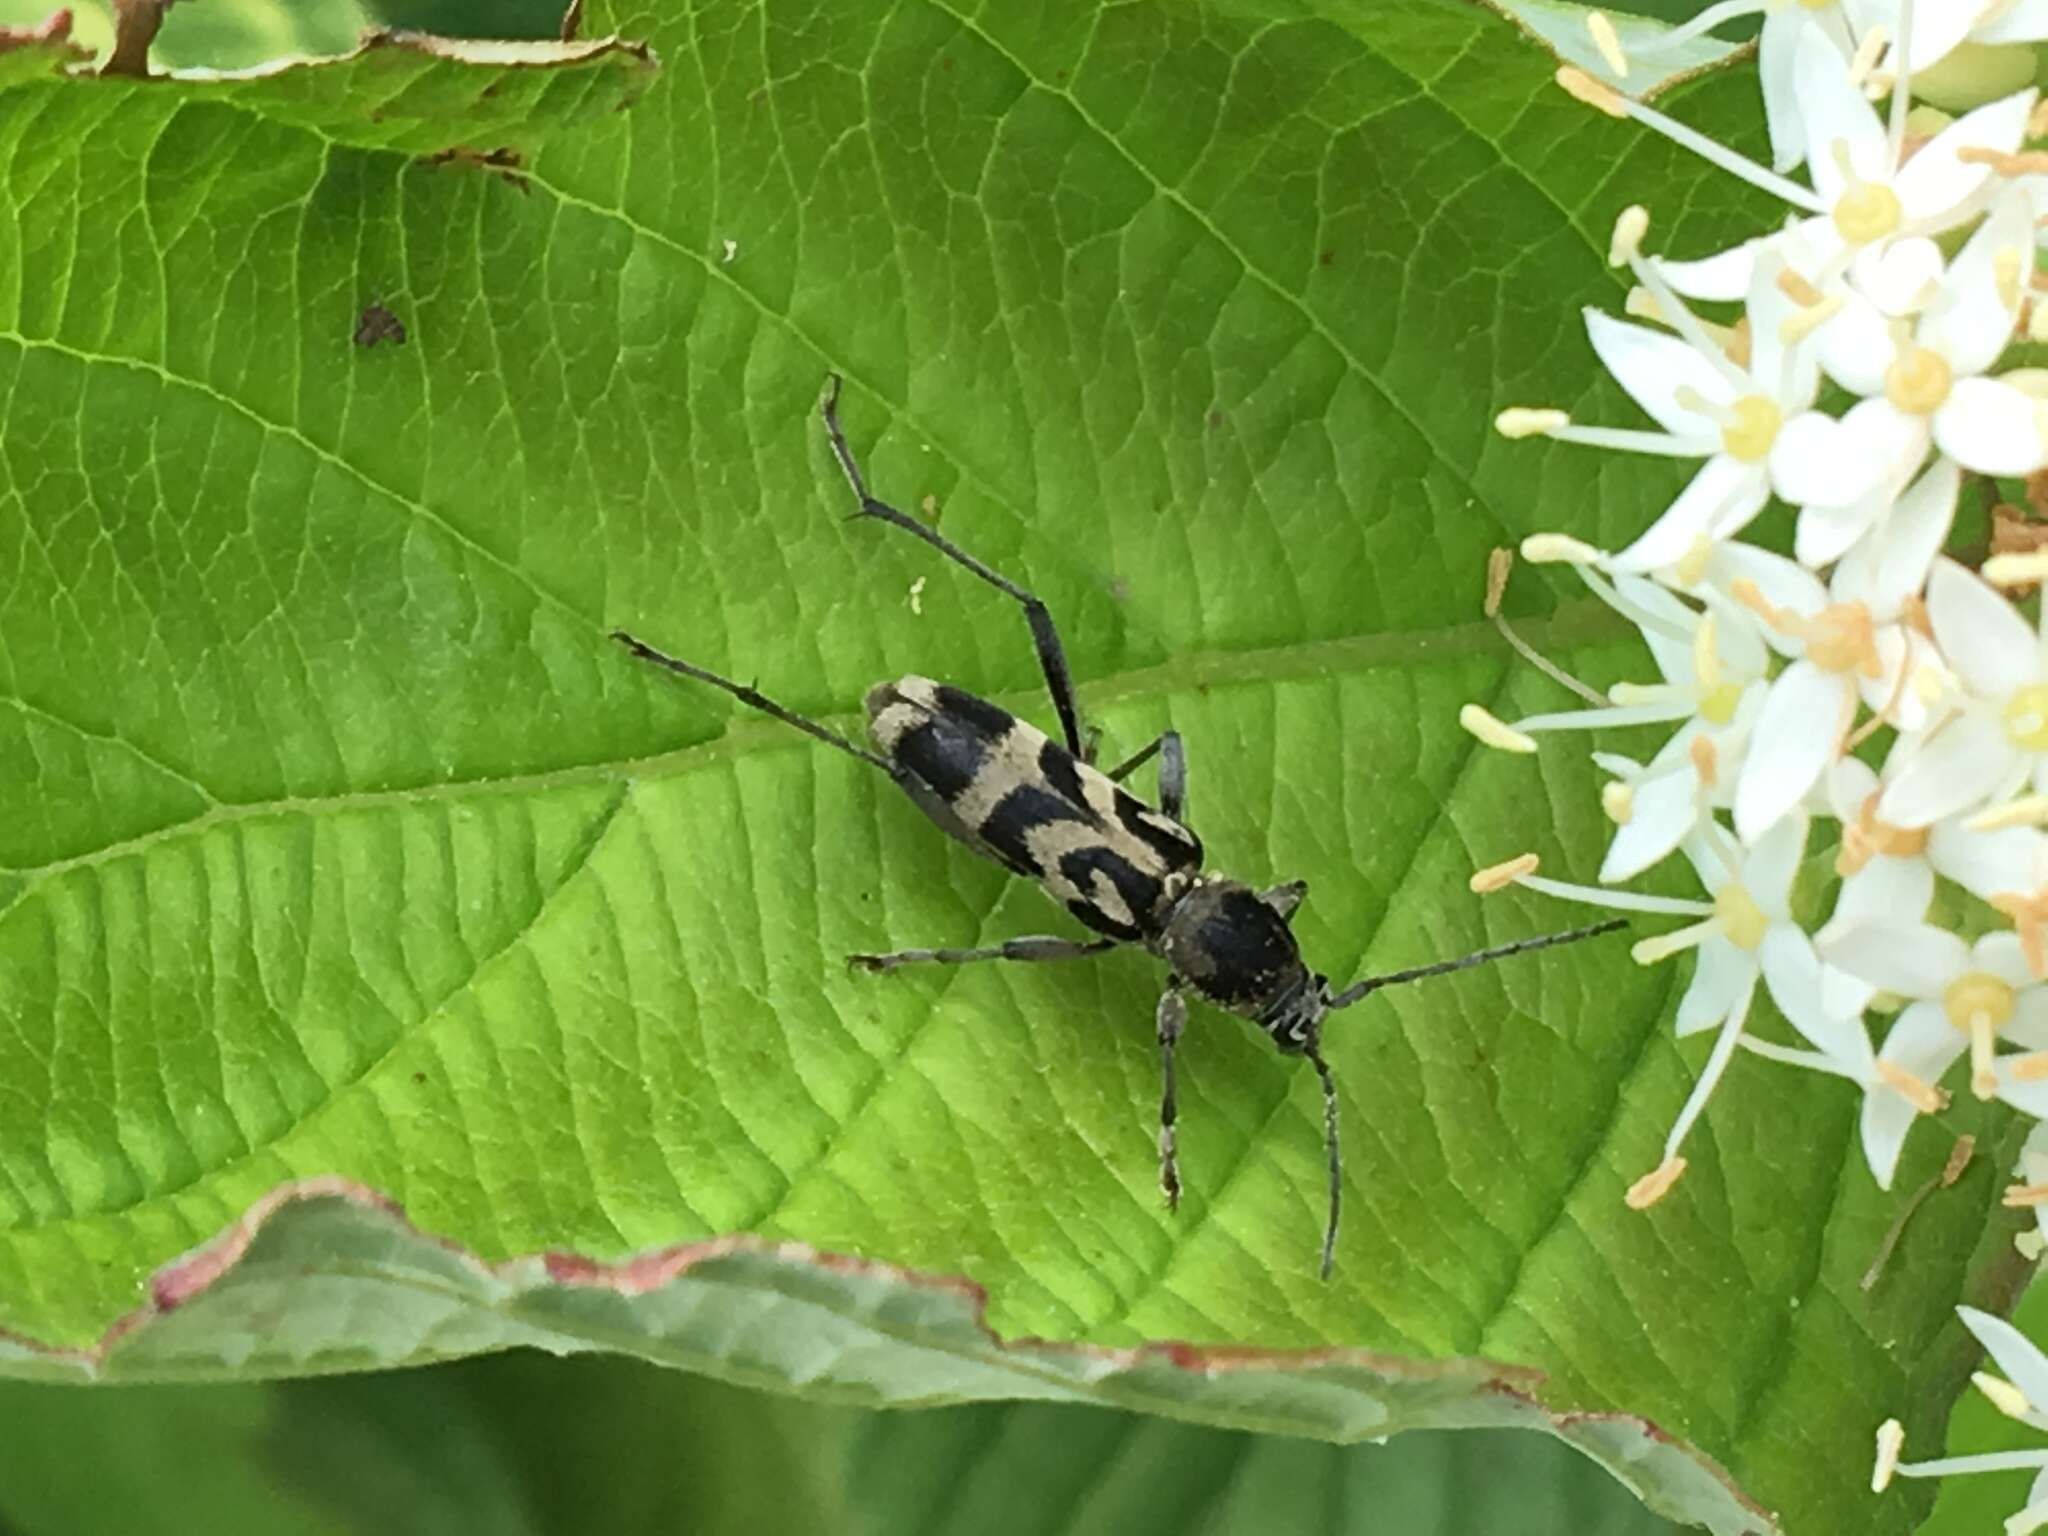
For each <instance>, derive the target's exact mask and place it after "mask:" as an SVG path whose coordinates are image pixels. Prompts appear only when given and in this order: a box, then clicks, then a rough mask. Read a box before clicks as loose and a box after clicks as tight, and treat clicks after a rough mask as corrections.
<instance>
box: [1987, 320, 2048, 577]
mask: <svg viewBox="0 0 2048 1536" xmlns="http://www.w3.org/2000/svg"><path fill="white" fill-rule="evenodd" d="M2038 313H2040V314H2043V315H2048V304H2044V305H2043V306H2042V307H2041V308H2040V310H2039V311H2038ZM1978 574H1979V575H1980V576H1982V577H1983V578H1984V579H1985V580H1986V581H1988V582H1990V583H1991V584H1992V585H1993V586H1998V587H2026V586H2032V585H2033V584H2034V583H2035V582H2039V581H2048V549H2030V550H2027V551H2025V552H2024V553H2022V552H2019V551H2014V552H2012V553H2008V554H2003V555H1993V556H1992V557H1991V558H1990V559H1988V560H1986V561H1985V562H1984V565H1983V568H1982V569H1981V570H1980V571H1979V572H1978Z"/></svg>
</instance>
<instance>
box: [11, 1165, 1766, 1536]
mask: <svg viewBox="0 0 2048 1536" xmlns="http://www.w3.org/2000/svg"><path fill="white" fill-rule="evenodd" d="M326 1201H335V1202H340V1203H343V1204H345V1205H348V1206H350V1207H353V1208H354V1209H355V1210H356V1211H358V1212H363V1213H368V1214H370V1215H371V1216H373V1217H375V1218H378V1219H380V1220H382V1221H384V1222H387V1223H389V1224H390V1226H391V1228H392V1229H393V1235H394V1236H398V1237H402V1238H404V1239H405V1240H407V1241H410V1242H419V1243H424V1244H428V1245H431V1246H433V1247H435V1248H437V1249H439V1250H440V1251H441V1252H442V1253H444V1254H445V1255H447V1256H448V1257H449V1258H450V1259H452V1260H453V1261H454V1262H456V1263H457V1264H459V1265H461V1266H463V1267H465V1268H467V1269H469V1270H471V1271H472V1272H473V1273H475V1274H476V1275H477V1276H478V1277H479V1278H480V1279H485V1280H488V1281H491V1282H494V1283H495V1284H497V1285H500V1286H505V1287H507V1288H508V1289H509V1290H510V1291H511V1292H513V1293H514V1294H518V1293H522V1292H526V1291H531V1290H539V1289H545V1288H547V1287H549V1286H559V1287H564V1288H572V1289H574V1288H581V1289H588V1290H593V1291H600V1292H609V1293H613V1294H616V1295H618V1296H621V1297H635V1296H641V1295H645V1294H647V1293H649V1292H654V1291H658V1290H660V1289H662V1288H663V1287H665V1286H667V1285H670V1284H672V1283H673V1282H675V1281H676V1280H678V1279H679V1278H681V1277H683V1276H685V1275H688V1274H690V1273H691V1272H692V1271H693V1270H696V1269H698V1268H700V1267H701V1266H703V1265H705V1264H707V1263H710V1262H712V1261H715V1260H719V1259H725V1258H729V1257H732V1256H735V1255H751V1256H758V1257H764V1258H768V1259H772V1260H776V1261H778V1262H780V1263H782V1264H786V1265H790V1266H793V1267H797V1268H802V1269H811V1270H815V1271H818V1272H821V1273H826V1274H835V1275H843V1276H850V1277H857V1278H864V1279H870V1280H880V1281H883V1282H886V1283H888V1284H890V1285H893V1286H897V1287H901V1288H903V1289H905V1290H908V1291H916V1292H923V1293H926V1294H932V1295H940V1296H946V1297H950V1298H952V1299H953V1300H955V1301H957V1302H958V1303H960V1304H961V1305H962V1306H963V1307H964V1308H965V1309H966V1312H967V1314H968V1315H969V1316H970V1318H971V1320H972V1323H973V1326H974V1327H975V1329H976V1330H977V1331H978V1332H979V1333H980V1335H981V1337H982V1339H983V1340H984V1341H985V1342H986V1344H987V1346H988V1347H989V1349H990V1350H991V1352H993V1353H994V1354H995V1355H997V1356H999V1357H1000V1358H1002V1359H1003V1360H1004V1361H1006V1362H1010V1363H1014V1364H1017V1365H1019V1366H1022V1367H1024V1368H1026V1369H1028V1368H1029V1367H1030V1366H1031V1364H1032V1362H1034V1361H1039V1362H1046V1363H1065V1364H1069V1365H1071V1364H1074V1363H1080V1364H1083V1365H1085V1366H1086V1367H1087V1369H1086V1370H1085V1371H1084V1372H1082V1373H1081V1374H1080V1375H1079V1376H1076V1377H1072V1378H1071V1379H1072V1380H1073V1381H1074V1383H1075V1385H1076V1390H1075V1392H1074V1394H1073V1396H1074V1398H1075V1400H1077V1401H1081V1400H1089V1401H1095V1402H1097V1403H1098V1404H1102V1405H1105V1406H1110V1407H1120V1408H1125V1409H1129V1410H1132V1411H1137V1412H1151V1413H1154V1414H1158V1415H1160V1416H1163V1417H1170V1418H1179V1419H1186V1420H1189V1421H1193V1422H1202V1423H1211V1424H1219V1425H1221V1426H1223V1427H1238V1428H1258V1429H1261V1430H1262V1431H1263V1432H1275V1430H1274V1429H1273V1427H1272V1426H1270V1425H1258V1426H1253V1425H1244V1424H1237V1425H1233V1424H1232V1423H1231V1422H1230V1420H1229V1418H1228V1417H1227V1416H1226V1415H1221V1414H1208V1413H1203V1412H1200V1411H1198V1410H1191V1409H1190V1408H1189V1407H1187V1406H1185V1404H1186V1403H1187V1402H1188V1401H1190V1400H1197V1401H1198V1399H1193V1398H1183V1399H1176V1397H1175V1396H1174V1394H1173V1393H1172V1392H1171V1391H1161V1392H1158V1393H1157V1394H1156V1395H1148V1394H1143V1393H1139V1394H1132V1393H1124V1394H1122V1395H1121V1396H1115V1395H1109V1394H1097V1395H1094V1396H1092V1397H1091V1396H1090V1395H1089V1394H1088V1393H1087V1392H1086V1390H1085V1387H1084V1386H1083V1385H1082V1384H1083V1383H1091V1382H1097V1381H1101V1380H1103V1379H1105V1378H1107V1377H1108V1376H1110V1375H1111V1374H1113V1373H1122V1372H1131V1371H1135V1370H1138V1369H1139V1368H1141V1367H1152V1368H1159V1367H1164V1368H1166V1369H1167V1370H1168V1371H1169V1372H1170V1373H1171V1375H1172V1376H1173V1377H1175V1378H1179V1379H1181V1380H1184V1381H1185V1382H1186V1383H1187V1385H1188V1386H1189V1387H1190V1388H1196V1389H1197V1390H1198V1384H1199V1383H1201V1382H1205V1381H1214V1380H1216V1379H1217V1378H1219V1377H1226V1376H1230V1375H1233V1374H1236V1373H1253V1372H1268V1373H1275V1372H1277V1373H1281V1374H1286V1375H1298V1374H1303V1373H1307V1372H1310V1371H1315V1370H1319V1369H1327V1368H1331V1367H1342V1368H1349V1369H1353V1370H1360V1371H1365V1372H1369V1373H1371V1374H1372V1375H1375V1376H1379V1377H1384V1378H1387V1379H1389V1380H1394V1381H1406V1382H1419V1383H1428V1382H1444V1383H1447V1384H1451V1385H1461V1386H1463V1387H1464V1388H1465V1389H1467V1390H1468V1391H1469V1392H1470V1393H1471V1394H1472V1395H1473V1397H1474V1399H1475V1400H1477V1401H1479V1402H1480V1403H1481V1404H1482V1406H1483V1407H1490V1408H1493V1409H1496V1410H1497V1412H1494V1413H1492V1414H1490V1415H1489V1414H1480V1415H1475V1422H1476V1421H1477V1420H1479V1419H1480V1418H1486V1419H1487V1420H1488V1421H1489V1422H1490V1421H1492V1420H1498V1422H1499V1423H1501V1424H1502V1425H1504V1426H1508V1427H1521V1428H1528V1429H1536V1430H1544V1431H1547V1432H1549V1433H1551V1434H1553V1435H1556V1436H1557V1437H1558V1438H1560V1439H1563V1440H1564V1441H1566V1442H1567V1443H1568V1444H1571V1445H1573V1446H1574V1447H1575V1448H1576V1449H1578V1450H1580V1451H1581V1452H1583V1453H1585V1454H1587V1455H1590V1456H1592V1457H1593V1459H1594V1460H1596V1461H1599V1462H1600V1463H1601V1464H1602V1465H1604V1466H1606V1467H1607V1469H1608V1470H1609V1471H1610V1472H1611V1473H1613V1474H1614V1475H1615V1476H1616V1477H1617V1478H1618V1479H1619V1480H1620V1481H1622V1482H1623V1483H1624V1484H1625V1485H1626V1486H1628V1487H1629V1488H1630V1489H1631V1490H1632V1491H1633V1492H1635V1493H1636V1494H1637V1496H1638V1497H1641V1498H1643V1499H1644V1500H1645V1502H1647V1503H1649V1504H1651V1506H1652V1507H1653V1508H1656V1507H1658V1506H1659V1505H1661V1504H1664V1503H1665V1500H1663V1499H1661V1498H1658V1497H1654V1496H1653V1493H1652V1491H1650V1490H1646V1489H1645V1488H1644V1487H1643V1486H1641V1485H1640V1484H1639V1483H1638V1481H1637V1480H1636V1479H1635V1478H1633V1477H1631V1476H1629V1475H1628V1469H1630V1468H1632V1467H1634V1466H1637V1465H1639V1464H1640V1463H1641V1462H1642V1460H1643V1458H1644V1457H1645V1456H1647V1455H1648V1454H1650V1453H1651V1452H1653V1451H1656V1450H1660V1449H1669V1450H1672V1451H1676V1452H1677V1453H1678V1454H1679V1455H1681V1456H1682V1457H1684V1458H1685V1459H1686V1460H1687V1461H1689V1462H1690V1463H1691V1464H1692V1465H1693V1467H1694V1468H1695V1469H1696V1470H1697V1473H1698V1474H1700V1475H1701V1476H1702V1478H1703V1479H1704V1480H1705V1481H1706V1482H1710V1483H1712V1484H1714V1485H1718V1489H1719V1491H1720V1492H1721V1493H1722V1494H1723V1495H1725V1497H1726V1499H1727V1501H1728V1506H1729V1509H1728V1513H1729V1514H1730V1515H1734V1516H1737V1517H1738V1518H1737V1520H1736V1521H1735V1522H1734V1523H1722V1522H1716V1526H1717V1528H1718V1529H1725V1530H1727V1531H1738V1530H1746V1531H1749V1532H1751V1533H1753V1536H1778V1533H1780V1532H1781V1527H1780V1526H1779V1524H1778V1522H1777V1519H1776V1517H1775V1516H1774V1515H1773V1514H1772V1513H1771V1512H1769V1511H1768V1510H1766V1509H1765V1508H1764V1507H1763V1506H1762V1505H1760V1504H1759V1503H1757V1502H1756V1500H1754V1499H1753V1498H1751V1497H1750V1495H1749V1494H1748V1493H1747V1492H1745V1491H1744V1490H1743V1488H1742V1487H1741V1486H1740V1484H1738V1483H1737V1482H1736V1480H1735V1479H1734V1478H1733V1477H1732V1476H1731V1475H1730V1474H1729V1473H1728V1472H1727V1471H1726V1470H1725V1469H1724V1468H1723V1467H1722V1466H1721V1465H1720V1464H1719V1463H1718V1462H1716V1461H1715V1460H1714V1459H1713V1458H1712V1457H1711V1456H1709V1455H1707V1454H1706V1453H1705V1452H1704V1451H1701V1450H1700V1449H1699V1448H1698V1447H1696V1446H1694V1445H1692V1444H1690V1443H1689V1442H1687V1441H1685V1440H1684V1439H1682V1438H1680V1437H1678V1436H1676V1435H1673V1434H1671V1433H1669V1432H1668V1431H1666V1430H1664V1429H1663V1428H1662V1427H1660V1426H1659V1425H1657V1424H1656V1423H1654V1422H1653V1421H1651V1420H1649V1419H1647V1418H1644V1417H1642V1416H1640V1415H1637V1414H1630V1413H1623V1412H1612V1413H1603V1412H1585V1411H1558V1410H1552V1409H1551V1408H1549V1407H1548V1406H1546V1405H1545V1403H1544V1402H1543V1400H1542V1396H1541V1390H1542V1385H1543V1382H1544V1380H1545V1373H1544V1372H1543V1371H1541V1370H1539V1369H1537V1368H1535V1367H1533V1366H1524V1365H1512V1364H1508V1363H1505V1362H1500V1361H1492V1360H1486V1359H1482V1358H1478V1357H1461V1358H1455V1359H1447V1360H1421V1359H1414V1358H1411V1357H1408V1356H1402V1355H1393V1354H1384V1353H1381V1352H1378V1351H1373V1350H1364V1349H1355V1348H1347V1347H1337V1346H1331V1347H1324V1348H1317V1349H1297V1350H1271V1349H1259V1348H1256V1347H1253V1346H1246V1345H1223V1346H1217V1345H1200V1344H1194V1343H1190V1342H1187V1341H1183V1340H1174V1339H1159V1340H1148V1341H1146V1342H1144V1343H1142V1344H1137V1345H1132V1346H1106V1345H1093V1344H1074V1343H1064V1342H1059V1341H1054V1340H1048V1339H1043V1338H1037V1337H1022V1338H1015V1339H1005V1338H1003V1337H1001V1336H1000V1335H998V1334H997V1333H996V1332H995V1331H994V1330H993V1329H991V1328H990V1327H989V1326H988V1322H987V1313H988V1292H987V1291H986V1290H985V1289H984V1288H983V1287H982V1286H981V1285H980V1284H979V1283H977V1282H975V1281H973V1280H971V1279H968V1278H967V1277H966V1276H964V1275H953V1274H940V1273H934V1272H931V1271H925V1270H917V1269H909V1268H905V1267H903V1266H900V1265H895V1264H889V1263H885V1262H882V1261H878V1260H874V1259H868V1258H862V1257H859V1256H857V1255H852V1254H845V1253H834V1252H829V1251H826V1250H823V1249H818V1248H813V1247H811V1246H810V1245H808V1244H805V1243H797V1242H789V1241H778V1240H771V1239H767V1238H762V1237H757V1236H754V1235H753V1234H751V1233H744V1232H740V1233H729V1234H725V1235H722V1236H718V1237H712V1238H706V1239H701V1240H698V1241H694V1242H687V1243H677V1244H672V1245H669V1246H666V1247H661V1248H653V1249H648V1250H645V1251H643V1252H640V1253H635V1254H629V1255H627V1256H625V1257H623V1258H617V1259H600V1258H593V1257H591V1256H589V1255H587V1254H583V1253H578V1252H574V1251H571V1250H567V1249H543V1250H541V1251H539V1252H536V1253H529V1254H522V1255H517V1256H514V1257H512V1258H508V1259H504V1260H499V1261H492V1260H488V1259H485V1258H483V1257H481V1256H480V1255H479V1254H477V1253H476V1252H475V1251H474V1250H472V1249H470V1248H468V1247H466V1246H464V1245H463V1244H461V1243H458V1242H456V1241H454V1240H452V1239H450V1238H447V1237H444V1236H441V1235H439V1234H437V1233H433V1232H429V1231H426V1230H424V1229H423V1228H421V1227H419V1226H417V1225H415V1224H414V1223H413V1221H412V1220H411V1219H410V1217H409V1216H408V1215H407V1213H406V1210H405V1207H404V1206H403V1205H402V1204H401V1203H400V1202H399V1201H397V1200H394V1199H392V1198H391V1197H390V1196H388V1195H386V1194H384V1193H382V1192H381V1191H379V1190H376V1189H373V1188H371V1187H370V1186H368V1185H366V1184H362V1183H359V1182H357V1181H355V1180H352V1179H347V1178H343V1177H340V1176H338V1175H321V1176H316V1177H312V1178H305V1179H298V1180H293V1181H290V1182H287V1183H284V1184H280V1185H278V1186H277V1187H276V1188H274V1189H272V1190H270V1191H269V1192H268V1193H266V1194H264V1195H263V1196H261V1197H260V1198H258V1199H257V1200H256V1201H255V1202H254V1203H253V1204H251V1205H250V1206H249V1207H248V1208H247V1209H246V1210H245V1211H244V1212H243V1213H242V1215H241V1216H240V1217H238V1218H237V1219H235V1220H234V1221H232V1222H230V1223H229V1224H227V1225H226V1226H225V1227H223V1228H221V1230H220V1231H219V1232H217V1233H215V1234H214V1235H213V1236H212V1237H210V1238H207V1239H206V1240H205V1241H203V1242H201V1243H199V1244H198V1245H196V1246H194V1247H193V1248H190V1249H188V1250H187V1251H186V1252H184V1253H182V1254H180V1255H179V1256H178V1257H176V1258H174V1259H171V1260H169V1261H167V1262H166V1263H164V1264H163V1265H161V1266H160V1267H159V1268H157V1269H156V1270H155V1271H154V1272H153V1273H152V1274H151V1275H150V1277H149V1279H148V1280H147V1282H146V1283H145V1287H144V1289H145V1292H146V1299H145V1300H144V1301H143V1302H142V1303H141V1304H140V1305H138V1306H136V1307H135V1308H133V1309H132V1310H130V1311H128V1312H126V1313H124V1314H122V1315H121V1316H120V1317H118V1318H116V1319H115V1320H114V1321H113V1322H112V1323H110V1324H109V1325H108V1326H107V1328H106V1329H105V1330H104V1331H103V1332H102V1333H101V1334H100V1336H99V1338H98V1339H97V1340H96V1341H95V1342H93V1343H92V1344H90V1345H86V1346H84V1347H76V1346H71V1347H67V1346H60V1345H52V1344H48V1343H45V1342H43V1341H42V1340H39V1339H36V1338H34V1337H32V1336H29V1335H26V1334H23V1333H19V1332H14V1331H11V1330H7V1329H0V1342H4V1343H5V1344H6V1345H9V1346H12V1347H13V1348H14V1349H16V1350H18V1351H19V1352H20V1353H21V1354H22V1355H24V1356H26V1357H28V1358H30V1359H33V1360H36V1361H39V1362H41V1363H42V1364H44V1365H46V1366H49V1367H54V1368H56V1370H57V1371H58V1372H61V1373H64V1374H67V1375H70V1376H71V1377H72V1379H74V1380H82V1381H85V1382H92V1381H97V1380H99V1379H101V1376H102V1372H103V1369H104V1367H105V1364H106V1362H107V1360H108V1358H109V1356H110V1355H111V1354H112V1353H113V1351H114V1350H115V1348H116V1347H117V1346H118V1345H120V1344H121V1343H123V1342H124V1341H126V1340H128V1339H130V1338H131V1337H132V1336H134V1335H136V1334H138V1333H140V1332H142V1331H143V1330H146V1329H149V1328H151V1327H152V1326H154V1325H156V1324H158V1323H160V1322H162V1321H163V1320H164V1319H166V1318H168V1317H170V1316H171V1315H172V1314H173V1313H176V1312H178V1311H179V1310H181V1309H183V1308H185V1307H188V1306H190V1305H191V1304H192V1303H193V1302H194V1301H195V1300H197V1299H199V1298H200V1297H202V1296H204V1295H206V1294H207V1292H209V1291H210V1290H212V1289H213V1288H214V1287H215V1286H217V1285H218V1284H220V1283H221V1281H222V1280H223V1279H224V1278H226V1277H227V1276H229V1275H230V1274H232V1273H233V1271H234V1270H235V1269H236V1267H237V1266H238V1265H239V1264H240V1263H241V1262H242V1260H243V1258H244V1257H245V1256H246V1255H247V1253H248V1251H249V1249H250V1247H251V1245H252V1244H253V1243H254V1242H255V1241H256V1239H257V1237H258V1235H259V1234H260V1233H261V1232H262V1231H263V1229H264V1228H265V1227H266V1226H267V1225H269V1224H270V1223H271V1222H272V1221H274V1220H275V1219H276V1218H277V1217H278V1216H279V1215H280V1214H281V1213H282V1212H285V1211H287V1210H289V1209H291V1208H293V1207H296V1206H306V1205H314V1204H318V1203H320V1202H326ZM311 1273H312V1272H309V1276H310V1274H311ZM592 1347H593V1348H597V1349H610V1348H611V1346H608V1345H606V1344H604V1343H602V1342H599V1341H593V1344H592ZM921 1347H923V1348H927V1349H935V1348H936V1349H942V1348H943V1347H944V1346H943V1345H942V1344H935V1343H933V1342H932V1341H929V1340H926V1341H922V1342H921ZM37 1374H39V1375H40V1374H43V1373H40V1372H38V1373H37ZM1066 1374H1067V1373H1062V1375H1063V1376H1065V1375H1066ZM783 1390H786V1391H796V1390H797V1389H796V1388H795V1387H793V1386H789V1385H785V1386H784V1387H783ZM1277 1432H1281V1433H1294V1434H1298V1435H1300V1436H1301V1437H1303V1438H1324V1439H1340V1438H1344V1437H1339V1436H1334V1435H1325V1436H1317V1435H1316V1434H1315V1433H1314V1431H1313V1430H1312V1429H1308V1428H1295V1429H1292V1430H1289V1429H1285V1428H1282V1429H1280V1430H1278V1431H1277ZM1664 1512H1666V1513H1673V1512H1674V1511H1673V1510H1671V1509H1669V1508H1666V1509H1665V1511H1664ZM1679 1518H1684V1517H1683V1516H1680V1517H1679ZM1693 1518H1698V1516H1697V1515H1696V1514H1695V1515H1694V1516H1693Z"/></svg>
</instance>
